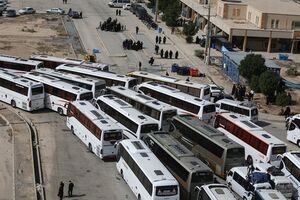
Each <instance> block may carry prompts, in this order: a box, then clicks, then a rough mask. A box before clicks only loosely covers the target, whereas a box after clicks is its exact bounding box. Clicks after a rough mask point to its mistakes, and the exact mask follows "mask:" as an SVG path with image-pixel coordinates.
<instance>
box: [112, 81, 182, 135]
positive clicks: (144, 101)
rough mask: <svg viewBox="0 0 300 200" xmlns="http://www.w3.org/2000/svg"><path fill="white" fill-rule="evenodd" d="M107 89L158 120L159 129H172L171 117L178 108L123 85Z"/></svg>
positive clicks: (175, 113)
mask: <svg viewBox="0 0 300 200" xmlns="http://www.w3.org/2000/svg"><path fill="white" fill-rule="evenodd" d="M107 90H108V93H110V94H113V95H115V96H117V97H119V98H120V99H123V100H125V101H126V102H127V103H129V104H131V105H132V106H133V107H134V108H136V109H137V110H139V111H140V112H142V113H144V114H145V115H148V116H150V117H152V118H154V119H156V120H158V121H159V130H164V131H169V130H170V122H171V119H172V117H173V116H175V115H177V109H176V108H174V107H173V106H170V105H169V104H166V103H164V102H161V101H158V100H156V99H154V98H152V97H150V96H147V95H144V94H140V93H138V92H135V91H133V90H130V89H127V88H125V87H122V86H112V87H108V88H107Z"/></svg>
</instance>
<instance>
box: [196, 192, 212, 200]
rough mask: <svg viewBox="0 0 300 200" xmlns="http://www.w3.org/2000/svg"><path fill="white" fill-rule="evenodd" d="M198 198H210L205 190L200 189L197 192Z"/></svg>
mask: <svg viewBox="0 0 300 200" xmlns="http://www.w3.org/2000/svg"><path fill="white" fill-rule="evenodd" d="M198 200H210V198H209V196H208V195H207V194H206V192H205V191H204V190H203V189H201V190H200V192H199V198H198Z"/></svg>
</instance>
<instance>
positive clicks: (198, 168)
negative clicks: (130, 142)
mask: <svg viewBox="0 0 300 200" xmlns="http://www.w3.org/2000/svg"><path fill="white" fill-rule="evenodd" d="M144 142H145V143H146V145H147V146H148V147H149V148H150V149H151V151H152V152H153V153H154V154H155V155H156V156H157V158H158V159H159V160H160V161H161V162H162V163H163V164H164V166H166V167H167V168H168V170H169V171H170V172H171V173H172V174H173V176H174V177H175V178H176V179H177V181H178V183H179V185H180V199H181V200H184V199H185V200H187V199H190V200H194V199H195V198H196V192H195V190H194V188H195V187H196V186H201V185H204V184H210V183H213V182H214V173H213V172H212V170H211V169H210V168H209V167H208V166H207V165H205V164H204V163H203V162H202V161H201V160H199V159H198V158H196V157H195V155H194V154H193V153H192V152H191V151H190V150H188V149H187V148H186V147H185V146H184V145H182V144H181V143H180V142H179V141H178V140H176V139H175V138H174V137H173V136H171V135H169V134H168V133H167V132H156V133H149V134H148V135H147V137H146V138H144Z"/></svg>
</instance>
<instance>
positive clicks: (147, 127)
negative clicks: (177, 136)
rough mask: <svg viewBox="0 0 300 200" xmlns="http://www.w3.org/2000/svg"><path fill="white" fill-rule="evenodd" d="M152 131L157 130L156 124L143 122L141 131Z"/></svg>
mask: <svg viewBox="0 0 300 200" xmlns="http://www.w3.org/2000/svg"><path fill="white" fill-rule="evenodd" d="M152 131H158V124H144V125H142V127H141V133H150V132H152Z"/></svg>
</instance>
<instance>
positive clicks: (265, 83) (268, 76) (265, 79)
mask: <svg viewBox="0 0 300 200" xmlns="http://www.w3.org/2000/svg"><path fill="white" fill-rule="evenodd" d="M279 81H280V77H279V76H278V75H277V74H275V73H274V72H271V71H269V70H267V71H265V72H264V73H262V74H261V75H260V76H259V88H260V90H261V92H262V93H263V94H264V95H266V96H269V97H272V96H273V95H274V93H275V91H276V89H277V86H278V83H279Z"/></svg>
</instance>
